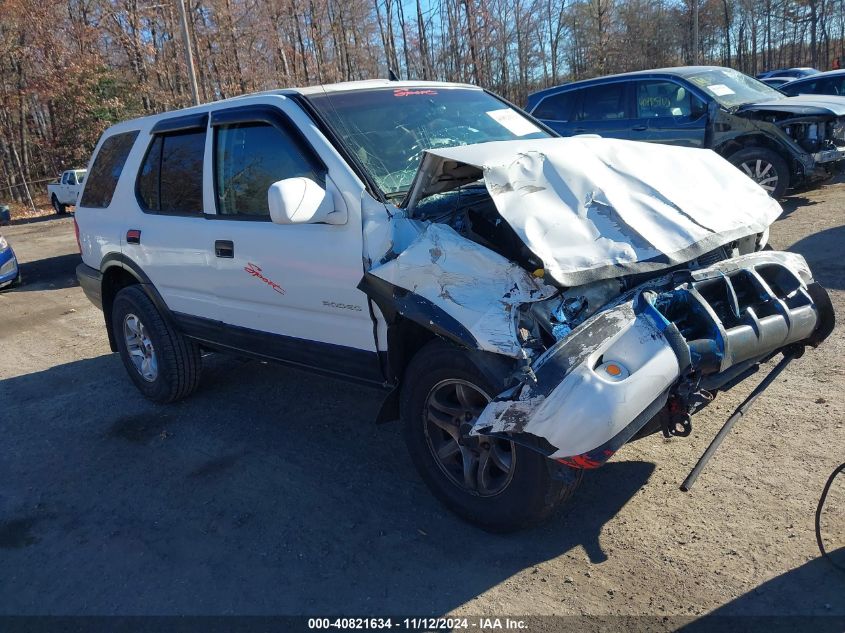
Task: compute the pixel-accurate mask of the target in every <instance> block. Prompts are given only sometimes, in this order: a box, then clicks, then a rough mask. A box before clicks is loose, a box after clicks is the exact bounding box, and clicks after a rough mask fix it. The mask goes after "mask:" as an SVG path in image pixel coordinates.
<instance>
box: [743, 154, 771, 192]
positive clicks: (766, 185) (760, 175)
mask: <svg viewBox="0 0 845 633" xmlns="http://www.w3.org/2000/svg"><path fill="white" fill-rule="evenodd" d="M739 166H740V168H741V169H742V171H744V172H745V173H746V175H747V176H748V177H749V178H751V179H752V180H753V181H754V182H756V183H757V184H758V185H760V186H761V187H762V188H763V189H765V190H766V191H768V192H769V193H770V194H771V193H772V192H774V190H775V189H777V186H778V180H780V178H779V177H778V173H777V170H776V169H775V166H774V165H772V163H770V162H769V161H767V160H766V159H764V158H756V159H751V160H747V161H745V162H743V163H740V165H739Z"/></svg>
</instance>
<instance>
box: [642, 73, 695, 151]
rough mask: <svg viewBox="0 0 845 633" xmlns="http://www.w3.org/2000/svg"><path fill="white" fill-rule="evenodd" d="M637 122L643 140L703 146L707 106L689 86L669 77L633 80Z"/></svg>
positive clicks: (685, 145)
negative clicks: (641, 130) (642, 132)
mask: <svg viewBox="0 0 845 633" xmlns="http://www.w3.org/2000/svg"><path fill="white" fill-rule="evenodd" d="M633 89H634V103H635V106H634V107H635V108H636V117H637V125H636V126H635V129H640V128H643V127H645V130H644V134H643V137H642V140H644V141H651V142H653V143H666V144H667V145H680V146H683V147H704V136H705V132H706V129H707V108H706V107H705V105H704V102H703V101H702V100H701V99H699V98H698V97H697V96H696V95H694V94H693V93H692V91H691V90H690V88H689V87H687V86H685V85H683V84H681V83H679V82H676V81H673V80H670V79H644V80H640V81H637V82H635V83H634V85H633Z"/></svg>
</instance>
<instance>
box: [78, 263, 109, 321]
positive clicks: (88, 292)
mask: <svg viewBox="0 0 845 633" xmlns="http://www.w3.org/2000/svg"><path fill="white" fill-rule="evenodd" d="M76 278H77V279H78V280H79V285H80V286H81V287H82V292H84V293H85V296H86V297H88V300H89V301H90V302H91V303H93V304H94V305H95V306H97V307H98V308H99V309H100V310H102V309H103V273H101V272H100V271H99V270H97V269H96V268H92V267H91V266H88V265H87V264H79V265H78V266H77V267H76Z"/></svg>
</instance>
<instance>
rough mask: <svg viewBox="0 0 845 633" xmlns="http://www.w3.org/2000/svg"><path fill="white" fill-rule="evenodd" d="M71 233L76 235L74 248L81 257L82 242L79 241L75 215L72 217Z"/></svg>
mask: <svg viewBox="0 0 845 633" xmlns="http://www.w3.org/2000/svg"><path fill="white" fill-rule="evenodd" d="M73 232H74V233H75V234H76V247H77V248H78V249H79V254H80V255H82V242H80V241H79V225H78V224H77V223H76V215H74V217H73Z"/></svg>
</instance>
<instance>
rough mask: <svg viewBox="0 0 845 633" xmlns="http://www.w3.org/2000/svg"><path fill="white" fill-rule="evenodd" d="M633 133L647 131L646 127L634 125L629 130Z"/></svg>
mask: <svg viewBox="0 0 845 633" xmlns="http://www.w3.org/2000/svg"><path fill="white" fill-rule="evenodd" d="M631 129H632V130H634V132H645V131H646V130H647V129H648V126H647V125H635V126H634V127H632V128H631Z"/></svg>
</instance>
